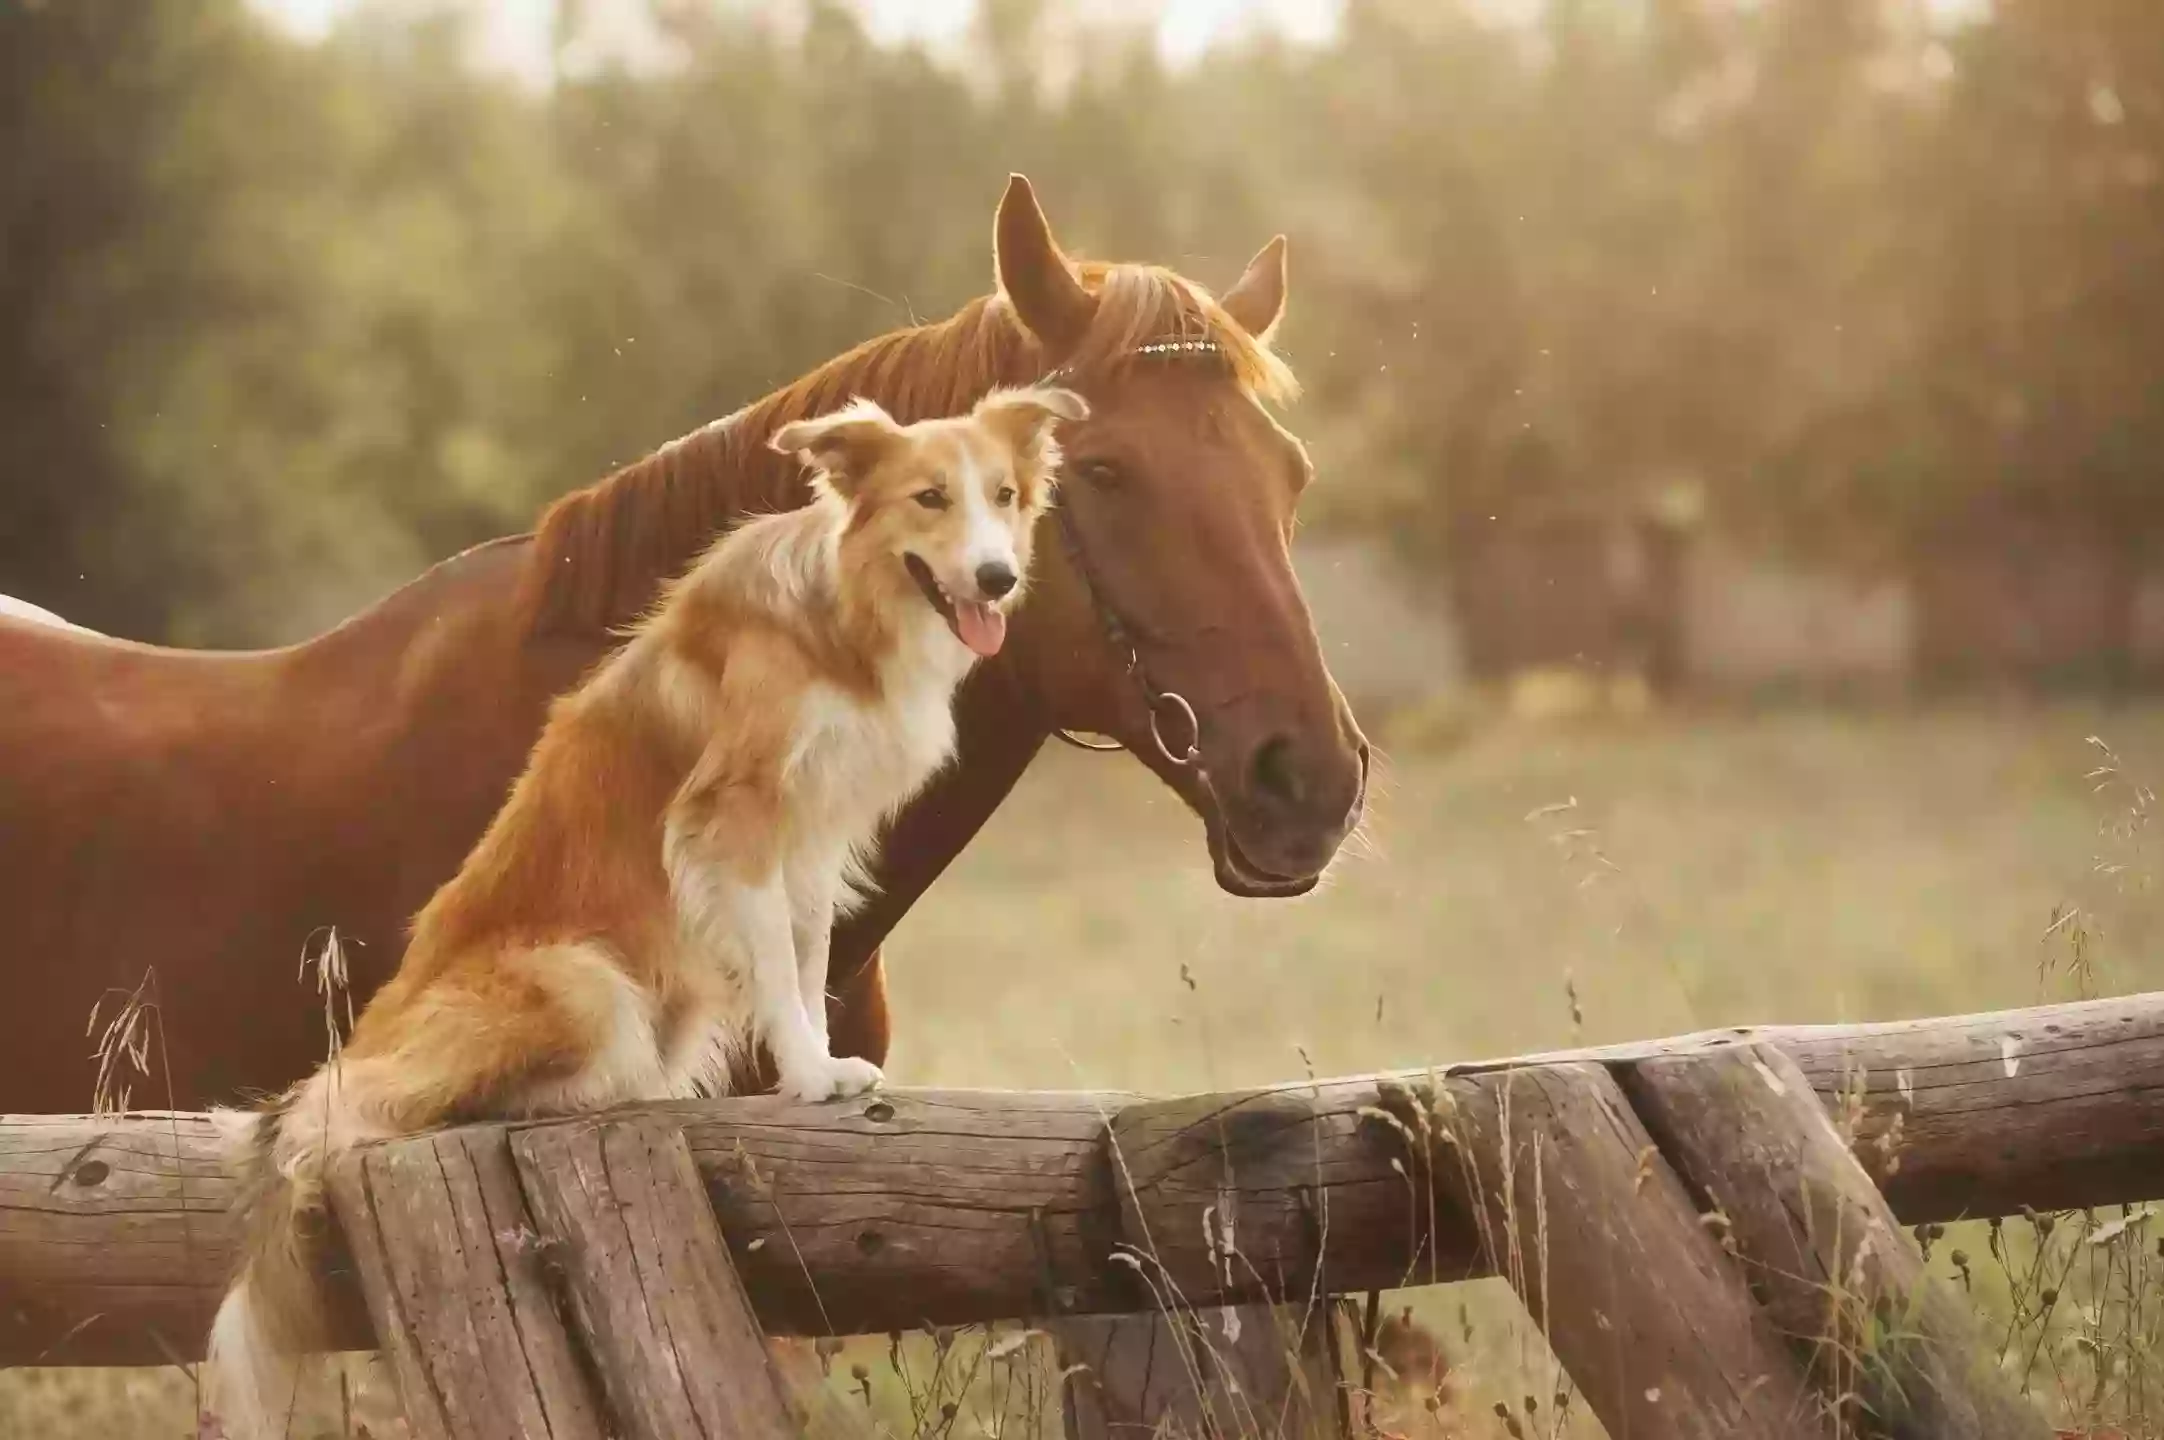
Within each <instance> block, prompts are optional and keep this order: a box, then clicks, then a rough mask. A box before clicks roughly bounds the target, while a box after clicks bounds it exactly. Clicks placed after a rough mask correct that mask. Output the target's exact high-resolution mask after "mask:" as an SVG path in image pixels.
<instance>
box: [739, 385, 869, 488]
mask: <svg viewBox="0 0 2164 1440" xmlns="http://www.w3.org/2000/svg"><path fill="white" fill-rule="evenodd" d="M901 437H902V427H901V426H899V425H897V424H895V423H894V418H893V417H892V416H891V415H889V414H887V412H886V411H884V410H882V409H880V408H879V406H878V405H876V404H875V403H873V402H872V401H870V400H864V399H858V400H853V401H851V402H850V403H849V404H847V405H845V406H843V407H842V408H841V409H839V410H836V411H833V412H831V413H829V414H826V415H820V416H817V417H815V418H813V419H810V420H794V421H791V422H790V423H789V424H787V425H784V426H782V427H781V429H779V430H776V431H775V432H774V434H773V436H772V438H770V439H769V440H768V441H767V442H766V443H767V444H768V445H769V446H771V447H773V448H774V449H776V450H778V451H780V452H781V453H782V454H784V455H794V456H796V457H797V458H798V459H799V460H801V461H803V462H804V463H805V464H807V465H812V466H816V467H817V468H818V470H819V471H820V473H821V474H822V475H823V476H824V477H825V479H826V483H827V484H828V485H829V486H831V487H832V488H833V489H834V490H835V492H836V493H837V494H841V495H844V496H846V495H851V494H854V493H855V492H856V489H857V486H858V485H859V484H861V483H862V482H863V480H864V477H865V476H867V475H869V474H871V472H872V470H873V469H874V468H875V467H877V466H878V464H879V462H880V460H881V459H882V458H884V457H885V456H886V455H887V454H888V452H889V451H891V450H892V449H893V447H894V445H895V443H896V442H897V441H899V440H900V439H901Z"/></svg>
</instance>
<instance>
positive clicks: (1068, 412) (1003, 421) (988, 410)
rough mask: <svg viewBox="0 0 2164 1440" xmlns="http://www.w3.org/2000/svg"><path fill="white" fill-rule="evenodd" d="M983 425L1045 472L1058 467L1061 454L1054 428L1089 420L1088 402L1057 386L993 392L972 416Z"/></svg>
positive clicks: (981, 402)
mask: <svg viewBox="0 0 2164 1440" xmlns="http://www.w3.org/2000/svg"><path fill="white" fill-rule="evenodd" d="M970 413H971V415H972V416H973V417H974V418H975V419H976V420H977V422H978V423H979V424H982V425H984V426H986V427H987V428H989V429H990V430H992V431H993V432H994V433H995V434H997V435H998V436H999V437H1000V438H1001V439H1003V440H1005V441H1006V442H1007V443H1008V444H1009V445H1011V446H1013V447H1014V452H1015V454H1016V456H1018V457H1019V458H1021V459H1023V460H1026V461H1031V462H1034V463H1035V464H1036V465H1038V466H1039V467H1040V468H1042V469H1045V470H1051V469H1054V468H1055V467H1056V466H1057V465H1058V461H1059V451H1058V448H1057V446H1055V445H1054V443H1053V440H1052V427H1053V426H1055V425H1057V424H1059V423H1060V422H1061V421H1063V420H1066V421H1074V420H1087V419H1088V418H1089V413H1090V407H1089V402H1088V401H1087V400H1084V399H1083V398H1082V397H1081V396H1080V395H1077V394H1075V392H1074V391H1072V390H1062V389H1060V388H1059V387H1058V386H1056V385H1029V386H1024V387H1022V388H1020V389H1014V390H994V391H993V392H992V393H991V394H989V395H987V396H985V397H984V398H983V399H982V400H979V401H978V402H977V408H976V409H975V410H973V411H971V412H970Z"/></svg>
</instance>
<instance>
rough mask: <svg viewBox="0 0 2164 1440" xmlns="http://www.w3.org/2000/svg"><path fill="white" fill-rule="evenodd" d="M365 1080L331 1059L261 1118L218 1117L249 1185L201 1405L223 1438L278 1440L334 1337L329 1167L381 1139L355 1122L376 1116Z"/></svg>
mask: <svg viewBox="0 0 2164 1440" xmlns="http://www.w3.org/2000/svg"><path fill="white" fill-rule="evenodd" d="M357 1071H359V1072H360V1073H356V1072H357ZM364 1076H365V1067H354V1066H346V1065H342V1064H336V1063H334V1064H333V1065H329V1066H326V1067H324V1068H323V1069H322V1070H319V1071H317V1072H316V1073H315V1074H314V1075H313V1076H311V1077H309V1078H308V1079H307V1080H305V1081H303V1082H302V1083H301V1084H299V1085H296V1086H294V1087H293V1088H292V1089H291V1090H288V1091H287V1092H286V1093H285V1094H283V1095H281V1096H279V1097H278V1098H277V1099H276V1100H274V1101H271V1102H270V1103H269V1104H268V1105H266V1106H264V1107H263V1108H262V1109H260V1110H257V1111H254V1112H244V1111H241V1112H237V1111H230V1110H228V1111H219V1112H216V1114H215V1116H214V1118H215V1120H216V1121H217V1123H218V1125H219V1128H220V1129H221V1131H223V1132H224V1137H225V1141H226V1145H227V1164H228V1166H229V1167H230V1168H231V1169H232V1170H233V1171H234V1173H235V1174H237V1175H238V1176H239V1177H240V1181H241V1189H240V1194H239V1196H238V1198H237V1200H236V1203H235V1210H236V1217H237V1219H238V1221H239V1233H240V1242H239V1244H240V1248H239V1255H238V1263H237V1265H236V1266H235V1269H234V1278H233V1283H232V1285H231V1287H230V1288H229V1289H228V1290H227V1291H226V1296H225V1300H224V1302H223V1303H222V1304H220V1305H219V1307H218V1316H217V1319H216V1320H214V1321H213V1322H212V1323H211V1330H210V1344H209V1347H208V1350H207V1352H206V1355H205V1358H204V1363H203V1396H204V1408H205V1409H206V1411H207V1412H208V1414H209V1416H210V1417H211V1418H212V1419H214V1420H216V1421H217V1423H218V1424H219V1425H220V1426H221V1427H222V1430H223V1434H224V1435H225V1437H226V1440H280V1437H282V1436H284V1435H285V1434H286V1431H287V1428H288V1426H289V1423H290V1421H291V1418H292V1412H293V1407H294V1403H295V1398H296V1395H297V1392H298V1388H299V1385H300V1381H301V1378H302V1374H303V1367H304V1365H305V1364H306V1363H307V1362H308V1360H309V1358H310V1357H311V1356H313V1355H315V1354H317V1353H319V1352H320V1351H321V1350H322V1349H323V1348H324V1346H325V1342H326V1341H327V1340H328V1338H329V1325H328V1322H327V1318H326V1316H325V1313H324V1306H323V1297H322V1294H321V1291H320V1289H319V1288H318V1286H317V1283H316V1272H317V1268H318V1264H317V1262H318V1260H319V1259H320V1254H319V1250H320V1245H321V1239H322V1235H323V1230H324V1223H323V1221H324V1192H323V1185H324V1167H325V1165H326V1164H327V1163H328V1161H329V1160H330V1158H331V1156H332V1154H334V1153H335V1152H336V1151H338V1150H342V1149H346V1148H349V1147H350V1146H352V1145H354V1144H356V1143H358V1142H359V1141H361V1140H364V1139H369V1138H374V1137H373V1136H372V1135H368V1134H362V1133H359V1132H360V1130H361V1129H363V1128H364V1127H361V1126H357V1125H356V1124H355V1123H354V1118H355V1116H356V1115H357V1114H359V1113H365V1110H366V1109H367V1108H368V1107H365V1106H357V1105H356V1104H355V1101H356V1099H357V1098H359V1097H357V1096H355V1095H354V1094H353V1093H352V1091H353V1087H354V1082H355V1081H356V1080H361V1079H363V1078H364ZM366 1128H373V1127H366Z"/></svg>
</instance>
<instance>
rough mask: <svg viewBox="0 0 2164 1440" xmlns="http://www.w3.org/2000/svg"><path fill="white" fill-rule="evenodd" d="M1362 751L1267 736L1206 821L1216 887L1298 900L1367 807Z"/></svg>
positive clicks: (1356, 746) (1358, 744)
mask: <svg viewBox="0 0 2164 1440" xmlns="http://www.w3.org/2000/svg"><path fill="white" fill-rule="evenodd" d="M1368 761H1369V752H1368V745H1367V742H1366V741H1365V740H1364V739H1357V738H1356V739H1355V741H1354V743H1353V744H1352V745H1351V746H1349V747H1344V748H1340V747H1339V746H1338V745H1329V746H1327V747H1323V746H1315V747H1312V748H1311V747H1309V746H1307V745H1303V743H1302V742H1301V741H1300V740H1298V739H1297V738H1295V737H1292V736H1288V735H1282V734H1280V735H1271V736H1268V737H1266V738H1264V739H1263V740H1262V742H1261V743H1260V744H1258V745H1256V746H1254V747H1253V749H1252V750H1250V751H1249V753H1248V757H1247V761H1246V763H1245V764H1244V765H1243V766H1241V767H1240V769H1239V770H1238V771H1237V772H1236V774H1237V777H1238V778H1237V781H1236V783H1229V784H1223V783H1221V786H1220V788H1219V791H1218V794H1217V797H1216V798H1217V805H1216V806H1215V809H1216V812H1217V813H1216V814H1214V815H1210V814H1207V813H1206V814H1205V816H1204V821H1205V825H1206V827H1207V829H1208V831H1209V840H1210V857H1211V860H1212V862H1213V864H1214V866H1215V868H1216V872H1217V883H1218V887H1219V888H1220V889H1223V890H1225V891H1226V892H1228V893H1230V894H1233V895H1239V896H1242V897H1247V898H1267V897H1272V896H1292V895H1304V894H1306V893H1307V892H1308V891H1310V890H1312V889H1314V888H1315V885H1316V883H1317V882H1318V881H1319V880H1320V879H1321V878H1322V873H1323V871H1324V870H1325V869H1327V868H1328V867H1329V864H1330V862H1331V861H1332V860H1333V859H1335V858H1336V857H1337V853H1338V848H1339V847H1340V846H1341V845H1343V844H1344V843H1345V837H1346V836H1348V835H1350V834H1351V833H1352V831H1353V828H1354V827H1355V826H1356V825H1358V824H1359V823H1360V816H1361V813H1362V812H1363V810H1364V809H1365V808H1366V805H1367V783H1368Z"/></svg>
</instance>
